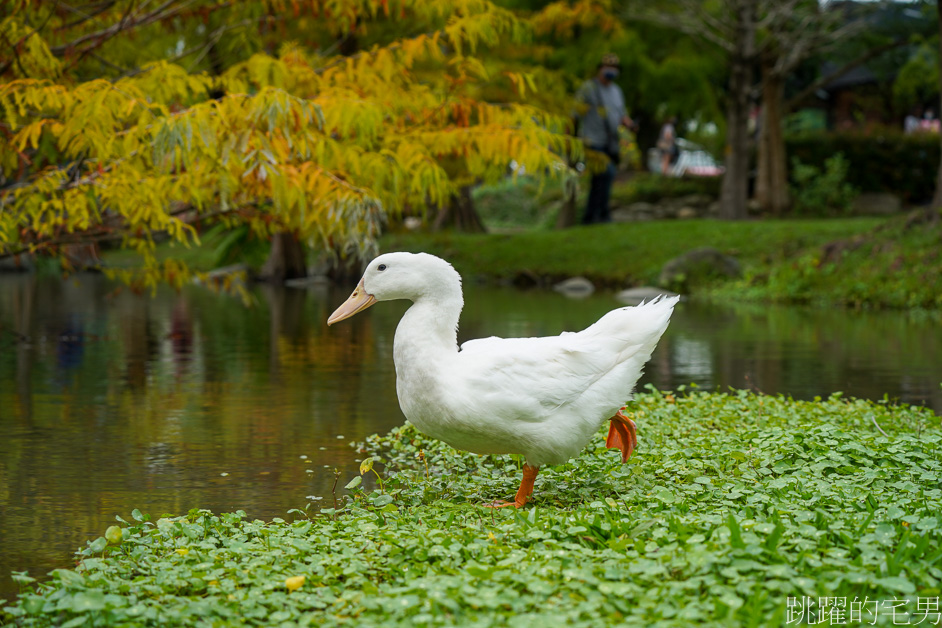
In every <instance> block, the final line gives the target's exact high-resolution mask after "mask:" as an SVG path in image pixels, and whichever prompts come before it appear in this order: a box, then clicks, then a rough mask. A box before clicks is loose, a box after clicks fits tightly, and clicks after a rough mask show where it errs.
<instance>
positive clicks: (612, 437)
mask: <svg viewBox="0 0 942 628" xmlns="http://www.w3.org/2000/svg"><path fill="white" fill-rule="evenodd" d="M624 409H625V406H622V407H621V409H619V410H618V412H616V413H615V416H613V417H612V418H611V419H609V421H611V422H612V424H611V426H610V427H609V428H608V438H606V439H605V446H606V447H609V448H611V449H615V448H617V449H620V450H621V461H622V462H627V461H628V458H629V457H630V456H631V454H632V453H633V452H634V450H635V448H636V447H637V446H638V432H637V430H636V429H635V422H634V421H632V420H631V419H629V418H628V417H627V416H625V415H624V413H623V412H622V410H624Z"/></svg>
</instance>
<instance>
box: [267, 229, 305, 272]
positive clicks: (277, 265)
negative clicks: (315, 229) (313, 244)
mask: <svg viewBox="0 0 942 628" xmlns="http://www.w3.org/2000/svg"><path fill="white" fill-rule="evenodd" d="M301 277H307V265H306V264H305V262H304V246H303V245H302V244H301V241H300V240H298V238H297V236H296V235H294V234H293V233H288V232H282V233H276V234H275V235H273V236H272V239H271V252H270V253H269V254H268V259H267V260H265V265H264V266H262V270H261V272H260V273H259V278H260V279H263V280H265V281H271V282H273V283H281V282H283V281H285V280H286V279H299V278H301Z"/></svg>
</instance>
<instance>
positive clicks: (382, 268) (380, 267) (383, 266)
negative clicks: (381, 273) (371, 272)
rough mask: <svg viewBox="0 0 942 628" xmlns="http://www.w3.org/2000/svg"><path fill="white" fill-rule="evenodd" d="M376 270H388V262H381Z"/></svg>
mask: <svg viewBox="0 0 942 628" xmlns="http://www.w3.org/2000/svg"><path fill="white" fill-rule="evenodd" d="M376 270H386V264H380V265H379V266H377V267H376Z"/></svg>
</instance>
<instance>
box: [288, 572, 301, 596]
mask: <svg viewBox="0 0 942 628" xmlns="http://www.w3.org/2000/svg"><path fill="white" fill-rule="evenodd" d="M302 584H304V576H291V577H290V578H285V586H286V587H288V592H289V593H290V592H291V591H297V590H298V589H300V588H301V585H302Z"/></svg>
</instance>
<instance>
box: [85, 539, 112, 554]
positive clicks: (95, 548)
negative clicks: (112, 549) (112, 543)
mask: <svg viewBox="0 0 942 628" xmlns="http://www.w3.org/2000/svg"><path fill="white" fill-rule="evenodd" d="M106 547H108V539H106V538H105V537H103V536H100V537H98V538H97V539H95V540H94V541H92V542H91V543H89V544H88V550H87V551H88V552H90V553H92V554H99V553H101V552H103V551H105V548H106Z"/></svg>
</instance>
